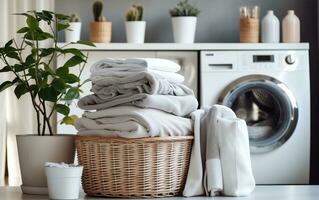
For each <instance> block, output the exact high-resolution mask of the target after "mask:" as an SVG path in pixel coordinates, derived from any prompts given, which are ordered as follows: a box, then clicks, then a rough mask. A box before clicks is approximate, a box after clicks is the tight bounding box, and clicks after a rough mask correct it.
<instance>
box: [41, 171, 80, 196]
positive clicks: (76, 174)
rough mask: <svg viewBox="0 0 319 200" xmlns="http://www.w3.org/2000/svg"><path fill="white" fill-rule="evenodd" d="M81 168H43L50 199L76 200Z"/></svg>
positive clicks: (78, 191)
mask: <svg viewBox="0 0 319 200" xmlns="http://www.w3.org/2000/svg"><path fill="white" fill-rule="evenodd" d="M82 172H83V166H76V167H67V168H63V167H48V166H46V167H45V174H46V176H47V182H48V189H49V197H50V199H78V198H79V193H80V186H81V176H82Z"/></svg>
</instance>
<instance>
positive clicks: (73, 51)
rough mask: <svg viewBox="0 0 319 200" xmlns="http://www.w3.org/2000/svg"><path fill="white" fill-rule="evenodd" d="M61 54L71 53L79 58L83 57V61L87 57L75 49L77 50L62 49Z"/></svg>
mask: <svg viewBox="0 0 319 200" xmlns="http://www.w3.org/2000/svg"><path fill="white" fill-rule="evenodd" d="M61 52H62V53H64V54H67V53H71V54H73V55H75V56H78V57H81V58H83V59H84V58H85V57H86V56H85V55H84V54H83V53H82V52H81V51H80V50H78V49H75V48H69V49H62V51H61Z"/></svg>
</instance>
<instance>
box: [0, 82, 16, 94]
mask: <svg viewBox="0 0 319 200" xmlns="http://www.w3.org/2000/svg"><path fill="white" fill-rule="evenodd" d="M13 84H14V83H12V82H11V81H5V82H3V83H2V84H1V85H0V92H2V91H3V90H5V89H7V88H9V87H11V86H12V85H13Z"/></svg>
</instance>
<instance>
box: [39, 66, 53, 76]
mask: <svg viewBox="0 0 319 200" xmlns="http://www.w3.org/2000/svg"><path fill="white" fill-rule="evenodd" d="M42 64H43V65H44V69H45V71H47V72H48V73H49V74H50V75H52V76H54V75H55V72H54V70H53V69H52V68H51V67H50V66H49V65H48V64H46V63H42Z"/></svg>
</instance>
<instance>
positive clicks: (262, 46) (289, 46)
mask: <svg viewBox="0 0 319 200" xmlns="http://www.w3.org/2000/svg"><path fill="white" fill-rule="evenodd" d="M65 44H66V43H59V44H58V45H59V46H60V47H62V46H64V45H65ZM68 47H72V48H76V49H80V50H91V51H112V50H115V51H126V50H127V51H131V50H135V51H136V50H137V51H144V50H185V51H191V50H308V49H309V44H308V43H274V44H272V43H255V44H253V43H194V44H176V43H144V44H131V43H96V47H90V46H85V45H78V44H75V45H70V46H68Z"/></svg>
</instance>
